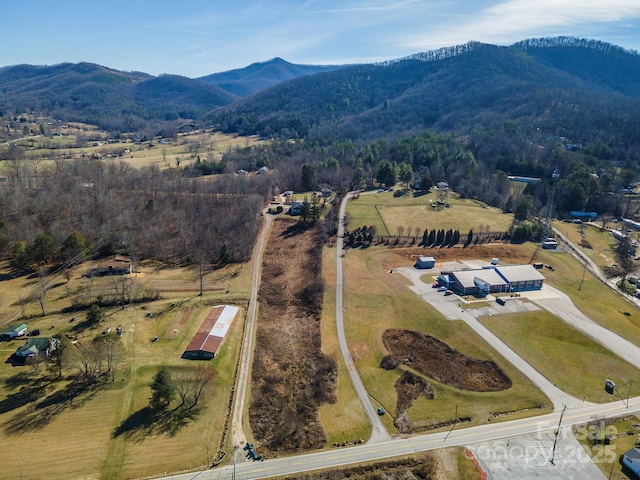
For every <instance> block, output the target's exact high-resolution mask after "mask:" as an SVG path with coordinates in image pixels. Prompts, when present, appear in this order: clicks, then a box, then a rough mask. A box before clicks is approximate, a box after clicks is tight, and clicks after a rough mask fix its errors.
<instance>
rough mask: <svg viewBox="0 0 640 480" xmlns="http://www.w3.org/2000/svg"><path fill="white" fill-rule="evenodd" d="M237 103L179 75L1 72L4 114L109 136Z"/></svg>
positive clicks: (102, 70) (71, 67) (66, 67)
mask: <svg viewBox="0 0 640 480" xmlns="http://www.w3.org/2000/svg"><path fill="white" fill-rule="evenodd" d="M235 98H236V97H235V96H234V95H232V94H230V93H228V92H226V91H224V90H222V89H220V88H218V87H216V86H215V85H211V84H207V83H204V82H199V81H197V80H192V79H189V78H186V77H181V76H178V75H161V76H159V77H154V76H152V75H148V74H146V73H140V72H121V71H118V70H113V69H110V68H107V67H103V66H100V65H96V64H92V63H77V64H72V63H63V64H59V65H53V66H33V65H16V66H10V67H5V68H3V69H1V70H0V112H3V113H5V114H7V115H19V114H22V113H24V112H29V111H37V112H40V113H44V114H45V115H49V116H52V117H55V118H58V119H61V120H65V121H69V120H74V121H82V122H86V123H92V124H95V125H98V126H100V127H102V128H104V129H107V130H119V131H125V132H126V131H135V130H136V129H141V128H142V126H143V125H144V124H145V123H146V122H149V121H151V122H161V121H167V120H169V121H172V120H175V119H177V118H188V119H196V118H199V117H200V116H202V115H204V114H205V113H207V112H209V111H211V110H212V109H214V108H216V107H219V106H221V105H226V104H228V103H231V102H232V101H233V100H234V99H235Z"/></svg>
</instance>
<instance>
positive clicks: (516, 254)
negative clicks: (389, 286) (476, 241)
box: [383, 243, 531, 269]
mask: <svg viewBox="0 0 640 480" xmlns="http://www.w3.org/2000/svg"><path fill="white" fill-rule="evenodd" d="M391 250H393V251H394V253H395V254H396V255H397V256H398V257H399V258H402V259H410V261H411V262H412V263H413V262H415V258H416V257H419V256H430V257H433V258H435V259H436V266H435V268H436V269H437V268H438V267H439V266H440V265H439V264H441V263H442V262H448V261H453V260H467V259H471V260H474V259H487V260H490V259H492V258H493V257H498V258H499V259H500V260H501V261H502V260H504V261H508V262H509V263H528V262H529V261H530V260H531V255H530V254H529V252H527V251H525V249H522V248H520V247H519V246H518V245H510V244H508V243H491V244H484V245H473V246H469V247H466V248H465V247H463V246H462V245H459V246H455V247H451V248H438V247H436V248H422V247H400V248H391ZM398 263H399V262H398V261H397V260H394V259H389V260H387V261H385V262H384V264H383V267H384V268H385V269H392V268H395V267H397V266H398Z"/></svg>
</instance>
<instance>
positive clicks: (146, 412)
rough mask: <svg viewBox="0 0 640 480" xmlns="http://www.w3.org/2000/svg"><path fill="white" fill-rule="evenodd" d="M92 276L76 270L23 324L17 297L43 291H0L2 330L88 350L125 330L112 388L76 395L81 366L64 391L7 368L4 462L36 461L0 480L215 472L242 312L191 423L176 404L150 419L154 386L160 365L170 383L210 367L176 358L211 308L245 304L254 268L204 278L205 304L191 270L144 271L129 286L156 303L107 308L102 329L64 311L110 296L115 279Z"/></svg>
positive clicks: (0, 417) (69, 373)
mask: <svg viewBox="0 0 640 480" xmlns="http://www.w3.org/2000/svg"><path fill="white" fill-rule="evenodd" d="M87 270H88V265H87V264H82V265H79V266H77V267H76V268H75V269H74V271H73V274H72V276H71V278H70V280H69V282H68V283H66V281H65V280H63V279H60V280H58V281H54V282H53V285H52V288H51V289H50V290H48V294H47V301H46V306H45V308H46V314H45V315H44V316H42V315H41V311H40V306H39V305H37V302H36V303H32V304H27V303H26V302H25V317H26V318H25V319H22V318H21V315H20V313H21V311H20V302H19V298H20V296H21V292H23V293H24V292H26V291H28V289H29V286H30V285H31V284H32V283H33V282H35V281H37V280H35V279H30V278H26V277H18V278H14V279H11V280H5V281H3V282H2V286H3V287H6V288H3V297H2V303H3V306H4V308H3V310H2V315H3V316H2V319H3V324H5V325H6V324H9V323H15V321H24V322H25V323H27V324H28V327H29V329H30V330H32V329H36V328H38V329H41V330H42V334H41V336H50V335H53V334H55V333H59V334H62V335H64V334H69V335H70V336H71V337H72V338H74V339H76V340H77V342H78V344H80V345H83V346H86V345H90V344H91V341H92V339H93V338H94V337H96V336H101V332H102V331H103V329H105V328H108V327H112V328H113V329H115V327H116V326H122V329H123V334H122V337H121V342H122V352H123V355H122V358H121V359H120V361H119V363H118V365H117V370H116V374H115V378H114V380H113V381H110V380H107V381H106V382H105V383H101V384H100V385H99V386H96V387H92V388H87V389H82V390H77V389H74V388H73V385H74V384H75V383H74V382H75V375H76V374H77V373H78V371H79V367H80V365H79V364H78V363H77V362H76V361H72V362H70V363H68V364H67V365H66V366H65V367H64V369H63V377H62V379H60V380H59V379H57V378H56V375H55V373H54V372H53V371H51V370H49V369H48V368H46V367H45V366H40V367H39V368H36V367H33V366H29V365H26V366H12V364H11V363H3V364H2V365H1V366H0V445H1V446H2V449H3V452H5V454H6V455H11V456H13V457H15V458H23V457H24V455H25V452H30V453H29V461H28V462H20V463H19V466H18V467H17V466H16V464H15V463H12V462H5V463H4V464H3V465H1V466H0V478H13V477H15V476H16V475H18V476H22V477H23V478H32V479H36V480H37V479H41V478H42V479H44V478H61V479H62V478H123V479H126V478H141V477H150V476H157V475H160V474H167V473H171V472H177V471H188V470H194V469H198V468H204V467H205V466H206V465H208V464H209V465H210V464H211V463H212V462H213V461H215V460H216V457H217V455H218V454H219V453H220V452H219V448H220V447H221V442H222V441H223V436H222V435H223V432H224V429H225V419H226V416H227V414H228V412H229V408H228V407H229V398H230V395H231V386H232V384H233V379H234V377H235V366H236V361H237V355H238V349H239V345H240V339H241V335H242V331H243V326H242V325H243V321H244V312H243V311H242V309H241V313H240V314H239V315H238V317H237V318H236V321H235V322H234V325H233V326H232V328H231V330H230V332H229V334H228V337H227V339H226V341H225V344H224V345H223V347H222V350H221V352H220V355H219V356H218V357H216V358H215V359H214V360H211V361H210V362H207V363H206V365H207V366H209V367H210V368H211V369H212V370H213V375H214V378H213V382H212V385H211V388H210V392H209V393H207V394H206V395H205V397H203V399H201V400H202V401H201V402H200V403H199V404H198V406H197V407H196V408H194V409H192V410H191V411H189V412H186V413H185V412H184V411H182V410H175V411H173V407H175V406H177V403H174V404H172V406H170V408H169V409H168V410H167V411H166V412H165V413H164V414H163V415H161V416H160V417H153V415H152V414H151V412H150V409H149V398H150V395H151V391H150V383H151V379H152V377H153V375H154V374H155V372H156V370H157V368H158V367H159V366H161V365H164V366H166V367H167V368H168V369H169V370H170V371H172V372H175V373H179V372H184V371H190V370H193V369H194V368H196V366H198V365H199V364H202V365H204V364H203V363H202V362H194V361H189V360H184V359H182V358H181V354H182V352H183V350H184V348H185V347H186V345H187V344H188V343H189V341H190V340H191V338H192V337H193V335H194V333H195V332H196V331H197V330H198V328H199V326H200V324H201V323H202V321H203V320H204V318H205V317H206V315H207V314H208V312H209V310H210V309H211V307H212V306H213V305H217V304H222V303H233V304H236V305H241V306H244V305H246V302H247V300H248V291H249V285H250V282H249V281H248V279H250V278H251V267H250V266H248V265H245V266H243V267H242V268H241V267H239V266H229V267H225V268H222V269H219V270H216V271H212V272H209V273H207V274H206V275H205V277H204V287H205V288H204V293H203V296H202V297H200V296H199V279H198V277H197V275H195V273H194V272H193V271H190V270H189V269H187V268H167V267H165V266H163V265H160V264H154V263H145V264H143V265H142V266H140V267H139V272H138V273H137V275H136V274H134V275H131V279H132V280H133V281H134V282H136V283H137V284H138V285H139V286H140V287H142V288H150V289H157V290H158V291H160V293H161V295H160V298H159V299H158V300H154V301H148V302H144V303H140V304H130V305H127V306H126V308H124V309H123V308H122V307H105V313H106V314H107V315H106V317H105V319H104V320H102V322H101V324H100V325H99V327H97V328H89V327H87V326H86V325H84V319H85V314H86V312H84V311H73V312H66V311H64V309H65V308H67V307H69V305H70V302H71V298H72V297H73V296H74V295H77V294H79V293H82V292H84V291H86V289H87V288H89V287H90V288H91V289H92V290H93V292H94V293H95V294H96V295H97V294H98V293H99V292H100V291H105V290H106V289H108V288H110V284H111V285H112V279H110V278H108V277H99V278H94V279H93V280H91V281H90V279H89V278H87V277H84V276H83V274H84V273H85V272H86V271H87ZM172 289H174V290H172ZM16 315H18V317H16ZM156 338H157V339H156ZM23 343H24V338H20V339H15V340H11V341H9V342H2V343H0V352H1V353H2V354H3V355H4V358H5V359H7V358H9V357H10V355H11V354H12V353H13V352H15V350H16V348H18V346H20V345H22V344H23ZM73 348H75V347H73ZM174 402H177V400H174ZM34 445H37V446H38V447H37V451H36V450H34V447H33V446H34ZM227 447H228V445H226V444H223V445H222V448H225V449H226V448H227ZM167 451H171V455H167V454H166V452H167Z"/></svg>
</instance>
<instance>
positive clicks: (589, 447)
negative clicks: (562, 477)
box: [573, 415, 638, 480]
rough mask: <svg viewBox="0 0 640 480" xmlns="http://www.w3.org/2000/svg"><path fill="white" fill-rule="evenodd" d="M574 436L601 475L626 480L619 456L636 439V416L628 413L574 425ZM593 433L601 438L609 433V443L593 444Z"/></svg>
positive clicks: (632, 445) (630, 446)
mask: <svg viewBox="0 0 640 480" xmlns="http://www.w3.org/2000/svg"><path fill="white" fill-rule="evenodd" d="M573 430H574V432H575V436H576V438H577V439H578V441H579V442H580V444H581V445H582V446H583V448H584V449H585V451H586V452H587V455H588V456H589V457H590V458H591V459H592V461H593V462H594V463H595V464H596V465H597V466H598V468H600V470H601V471H602V473H603V475H604V476H605V477H606V478H607V479H611V480H628V478H629V477H628V476H627V475H625V474H624V473H622V464H621V463H620V462H619V458H620V456H621V455H622V454H623V453H624V452H626V451H627V450H630V449H632V448H634V446H635V443H636V441H637V439H638V417H636V416H635V415H629V416H626V417H623V418H619V419H610V420H609V421H606V422H605V421H600V422H594V424H591V425H581V426H579V427H574V429H573ZM593 435H595V436H597V437H599V438H603V436H604V435H609V436H610V440H611V443H610V444H609V445H606V446H605V445H602V444H597V445H594V443H593V441H592V440H591V438H592V437H593Z"/></svg>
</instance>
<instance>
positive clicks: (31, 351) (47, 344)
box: [15, 338, 59, 359]
mask: <svg viewBox="0 0 640 480" xmlns="http://www.w3.org/2000/svg"><path fill="white" fill-rule="evenodd" d="M58 342H59V340H58V339H56V338H29V339H28V340H27V343H25V344H24V345H22V346H21V347H18V349H17V350H16V353H15V356H16V357H21V358H25V359H26V358H33V357H37V356H44V357H48V356H49V355H51V352H53V351H54V350H55V349H56V347H57V346H58Z"/></svg>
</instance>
